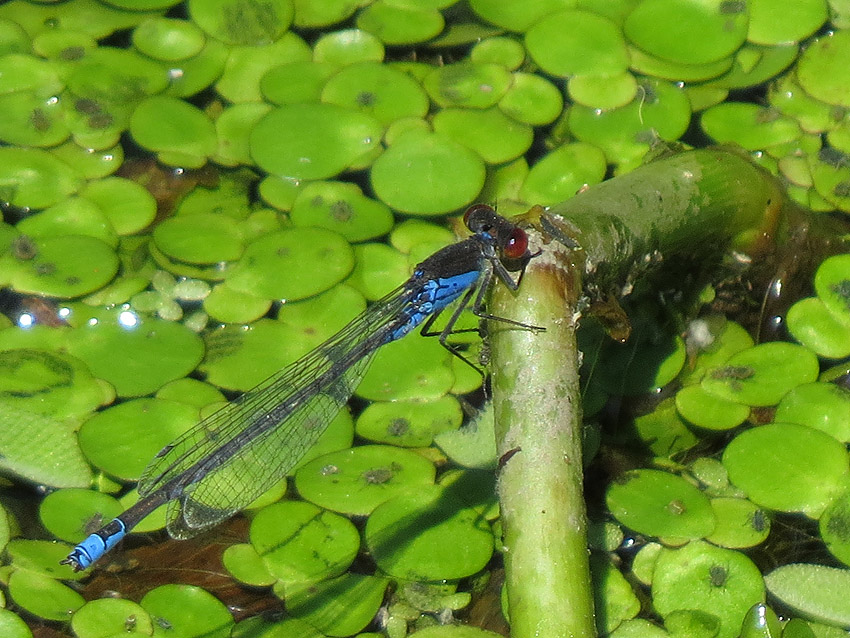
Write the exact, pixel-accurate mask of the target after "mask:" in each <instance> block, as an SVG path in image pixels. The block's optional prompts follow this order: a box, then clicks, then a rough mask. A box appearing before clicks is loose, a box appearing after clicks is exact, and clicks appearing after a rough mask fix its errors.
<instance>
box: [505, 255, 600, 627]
mask: <svg viewBox="0 0 850 638" xmlns="http://www.w3.org/2000/svg"><path fill="white" fill-rule="evenodd" d="M566 256H567V251H566V250H565V249H563V248H557V247H556V245H554V244H553V245H552V246H550V247H549V248H548V249H547V250H546V251H545V252H544V253H543V254H542V255H540V256H538V257H535V258H534V259H533V260H532V261H531V263H530V265H529V267H528V270H527V272H526V274H525V278H524V279H523V282H522V287H521V289H520V291H519V293H518V294H516V295H512V294H511V293H510V292H508V291H507V290H506V289H505V288H504V287H503V286H495V287H494V289H493V297H492V299H491V308H492V311H493V313H494V314H496V315H497V316H501V317H510V318H511V319H515V320H518V321H522V322H523V323H526V324H529V325H535V326H543V327H545V328H546V331H545V332H534V331H530V330H523V329H518V328H515V327H512V326H507V325H506V324H504V323H499V322H494V321H491V322H490V323H489V330H490V332H491V339H492V344H493V350H494V351H495V352H498V357H497V358H496V359H495V360H494V361H493V362H492V363H493V365H492V374H493V400H494V403H495V411H496V439H497V443H498V447H499V454H500V456H501V459H502V467H501V470H500V476H499V502H500V505H501V518H502V526H503V533H504V536H503V541H504V558H505V567H506V573H507V575H508V576H507V588H508V607H509V611H510V622H511V636H513V637H514V638H532V637H536V636H546V637H547V638H558V637H561V636H563V637H567V636H570V637H573V638H591V637H592V636H595V635H596V631H595V629H594V623H593V600H592V588H591V586H590V575H589V568H588V553H587V535H586V517H585V508H584V496H583V492H582V458H581V430H582V420H581V399H580V394H579V377H578V368H579V361H578V350H577V348H576V342H575V328H576V324H575V321H574V317H575V316H576V302H577V299H578V295H579V293H580V290H579V289H578V285H577V283H578V282H577V278H576V277H575V274H574V273H575V272H576V271H575V269H574V268H569V267H568V266H569V264H567V263H566V262H565V259H566Z"/></svg>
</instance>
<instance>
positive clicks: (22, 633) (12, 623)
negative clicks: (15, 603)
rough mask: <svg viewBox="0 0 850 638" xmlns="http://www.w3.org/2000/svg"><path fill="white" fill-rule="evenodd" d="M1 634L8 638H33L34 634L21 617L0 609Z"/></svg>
mask: <svg viewBox="0 0 850 638" xmlns="http://www.w3.org/2000/svg"><path fill="white" fill-rule="evenodd" d="M0 633H2V634H3V635H4V636H6V638H32V632H31V631H30V628H29V627H28V626H27V624H26V623H25V622H24V621H23V620H22V619H21V617H20V616H19V615H18V614H16V613H15V612H13V611H10V610H8V609H0Z"/></svg>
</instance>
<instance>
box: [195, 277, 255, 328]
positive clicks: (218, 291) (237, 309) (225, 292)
mask: <svg viewBox="0 0 850 638" xmlns="http://www.w3.org/2000/svg"><path fill="white" fill-rule="evenodd" d="M271 305H272V302H271V300H270V299H262V298H260V297H255V296H254V295H251V294H249V293H245V292H239V291H238V290H233V288H230V287H229V286H228V285H227V284H224V283H222V284H218V285H216V286H215V287H214V288H213V289H212V290H211V291H210V294H209V295H207V297H206V298H205V299H204V311H206V312H207V314H209V315H210V317H212V318H214V319H218V320H219V321H222V322H224V323H250V322H252V321H256V320H257V319H259V318H260V317H262V316H264V315H265V314H266V313H267V312H268V311H269V308H271Z"/></svg>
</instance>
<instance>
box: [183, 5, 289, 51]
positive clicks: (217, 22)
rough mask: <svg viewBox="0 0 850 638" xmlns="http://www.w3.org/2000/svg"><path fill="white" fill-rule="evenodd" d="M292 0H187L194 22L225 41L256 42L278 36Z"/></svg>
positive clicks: (241, 43) (266, 40)
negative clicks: (265, 0) (262, 0)
mask: <svg viewBox="0 0 850 638" xmlns="http://www.w3.org/2000/svg"><path fill="white" fill-rule="evenodd" d="M293 14H294V10H293V7H292V1H291V0H269V1H268V2H243V1H241V0H189V15H190V16H191V17H192V20H193V21H194V23H195V24H197V25H198V26H199V27H201V28H202V29H203V30H204V31H206V32H207V33H208V34H210V35H211V36H213V37H214V38H217V39H218V40H221V41H222V42H225V43H226V44H239V45H252V46H258V45H263V44H270V43H272V42H275V41H276V40H277V39H278V38H280V37H281V36H282V35H283V34H284V33H285V32H286V30H287V29H288V28H289V25H290V24H291V23H292V17H293Z"/></svg>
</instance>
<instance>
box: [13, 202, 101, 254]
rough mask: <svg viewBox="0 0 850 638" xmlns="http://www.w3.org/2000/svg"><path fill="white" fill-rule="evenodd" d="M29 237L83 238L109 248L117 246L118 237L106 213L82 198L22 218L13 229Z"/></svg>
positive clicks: (60, 203)
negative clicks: (62, 236)
mask: <svg viewBox="0 0 850 638" xmlns="http://www.w3.org/2000/svg"><path fill="white" fill-rule="evenodd" d="M16 228H17V229H18V231H19V232H21V233H23V234H24V235H27V236H28V237H33V238H38V237H50V236H57V235H86V236H87V237H94V238H95V239H99V240H100V241H102V242H103V243H104V244H106V245H107V246H109V247H110V248H113V249H114V248H117V247H118V235H117V234H116V233H115V229H114V228H113V227H112V223H111V222H110V221H109V218H108V217H107V216H106V214H105V213H104V212H103V211H101V210H100V208H99V207H98V206H97V204H95V203H94V202H92V201H90V200H88V199H86V198H84V197H74V196H72V197H69V198H68V199H64V200H62V201H61V202H59V203H58V204H54V205H53V206H51V207H50V208H46V209H45V210H43V211H41V212H39V213H36V214H35V215H30V216H29V217H26V218H24V219H22V220H21V221H20V222H19V223H18V224H17V226H16Z"/></svg>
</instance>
